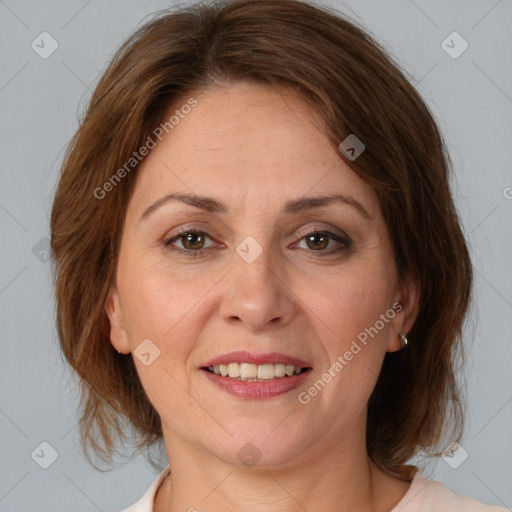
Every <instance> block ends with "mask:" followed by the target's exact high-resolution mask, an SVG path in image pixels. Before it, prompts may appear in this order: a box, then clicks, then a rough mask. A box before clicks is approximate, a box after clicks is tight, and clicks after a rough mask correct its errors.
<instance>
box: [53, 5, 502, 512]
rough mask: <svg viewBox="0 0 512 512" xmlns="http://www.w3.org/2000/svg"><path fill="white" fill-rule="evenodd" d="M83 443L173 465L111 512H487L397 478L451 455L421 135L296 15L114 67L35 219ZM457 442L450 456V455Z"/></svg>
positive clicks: (275, 10) (442, 313)
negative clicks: (48, 250)
mask: <svg viewBox="0 0 512 512" xmlns="http://www.w3.org/2000/svg"><path fill="white" fill-rule="evenodd" d="M51 229H52V254H53V259H54V263H55V275H56V296H57V316H58V329H59V336H60V341H61V346H62V350H63V352H64V354H65V355H66V357H67V360H68V361H69V363H70V364H71V365H72V367H73V368H74V369H75V370H76V372H77V373H78V374H79V375H80V377H81V385H82V405H83V409H82V415H81V423H80V426H81V434H82V439H83V445H84V449H87V447H88V446H90V447H92V448H93V449H94V451H95V452H96V453H97V454H98V455H99V456H100V457H101V458H102V459H103V460H107V461H108V460H111V458H112V456H113V453H114V443H115V440H116V438H123V437H124V438H126V436H125V434H126V432H125V430H124V427H125V425H124V421H125V420H126V421H127V424H128V425H129V426H130V427H131V428H132V431H133V434H134V435H136V436H138V438H139V442H138V445H137V448H138V449H143V448H148V447H151V446H152V445H155V444H156V443H158V442H160V441H163V442H164V446H165V451H166V454H167V458H168V460H169V466H168V467H167V468H165V469H164V470H163V471H161V473H160V475H159V476H158V477H157V479H156V480H155V481H154V482H153V484H152V485H151V487H150V488H149V489H148V490H147V492H146V493H145V494H144V496H143V497H142V498H141V499H140V500H139V501H138V502H137V503H136V504H135V505H133V506H132V507H130V508H127V509H125V510H126V511H140V512H142V511H144V512H148V511H154V512H161V511H173V512H174V511H177V510H189V511H194V510H199V511H219V510H234V509H235V508H236V509H238V510H240V509H241V510H250V511H260V510H265V511H268V510H280V511H291V510H299V509H300V510H308V511H310V512H314V511H320V510H322V511H323V510H347V511H348V510H350V511H353V510H358V511H361V512H365V511H370V510H372V511H379V512H388V511H391V510H393V511H396V512H397V511H399V510H401V511H405V512H412V511H426V510H444V511H455V510H465V511H475V512H476V511H478V512H480V511H482V512H483V511H494V510H496V511H498V510H505V509H500V508H497V507H491V506H488V505H485V504H483V503H480V502H478V501H476V500H474V499H472V498H469V497H460V496H455V495H454V494H453V493H452V492H451V491H449V490H448V489H447V488H446V487H444V486H443V485H441V484H440V483H438V482H428V481H427V480H426V479H425V478H424V476H423V475H422V473H421V470H420V469H419V468H417V467H415V466H412V465H408V464H407V461H408V460H409V459H410V458H411V457H412V456H413V455H415V454H416V453H418V451H419V450H424V451H426V452H428V453H430V454H431V455H432V456H436V455H440V454H441V453H442V451H443V450H444V449H445V448H446V447H447V446H448V445H450V443H451V442H452V441H454V442H457V441H460V439H461V437H462V430H463V405H462V400H461V397H460V390H459V388H458V384H457V382H456V378H455V370H454V364H455V360H456V357H457V356H458V355H459V352H460V349H461V334H462V326H463V322H464V319H465V316H466V312H467V308H468V303H469V300H470V295H471V282H472V268H471V262H470V259H469V256H468V250H467V247H466V242H465V240H464V237H463V234H462V231H461V227H460V225H459V221H458V217H457V213H456V210H455V208H454V204H453V200H452V197H451V193H450V188H449V163H448V157H447V155H446V153H445V149H444V145H443V141H442V138H441V136H440V134H439V131H438V128H437V126H436V124H435V122H434V120H433V118H432V116H431V114H430V112H429V110H428V108H427V106H426V105H425V103H424V102H423V100H422V99H421V98H420V97H419V95H418V93H417V92H416V91H415V90H414V88H413V87H412V86H411V85H410V84H409V82H408V81H407V80H406V78H405V77H404V74H403V73H402V72H401V71H400V70H399V68H398V66H397V65H396V64H395V63H394V62H393V61H392V59H391V58H390V57H389V56H388V55H386V54H385V52H384V51H383V50H382V49H381V48H380V47H379V45H378V44H377V43H376V42H375V41H374V40H373V39H372V38H371V37H370V36H369V35H368V34H366V33H365V32H363V31H362V30H361V29H359V28H357V27H356V26H354V25H353V24H351V23H349V22H348V21H346V20H345V19H343V18H341V17H339V16H338V15H336V14H334V13H332V12H329V11H327V10H324V9H321V8H318V7H315V6H312V5H308V4H306V3H302V2H298V1H295V0H286V1H282V0H258V1H254V0H235V1H231V2H226V3H222V4H210V5H197V6H192V7H187V8H184V9H181V10H177V11H174V12H170V13H162V14H161V15H160V16H158V17H156V18H155V19H154V20H153V21H151V22H149V23H147V24H146V25H145V26H143V27H142V28H141V29H140V30H139V31H138V32H137V33H136V34H135V35H134V36H133V37H132V38H130V39H129V40H128V41H127V42H126V43H125V44H124V45H123V46H122V48H121V49H120V50H119V52H118V53H117V55H116V57H115V58H114V60H113V62H112V63H111V65H110V66H109V68H108V69H107V71H106V72H105V74H104V75H103V77H102V78H101V80H100V82H99V84H98V86H97V88H96V90H95V92H94V95H93V97H92V99H91V102H90V105H89V108H88V111H87V113H86V115H85V118H84V120H83V123H82V125H81V127H80V129H79V130H78V132H77V134H76V135H75V138H74V139H73V141H72V143H71V145H70V148H69V150H68V153H67V155H66V158H65V162H64V164H63V168H62V174H61V177H60V181H59V185H58V189H57V192H56V197H55V201H54V205H53V210H52V218H51ZM455 446H456V445H455Z"/></svg>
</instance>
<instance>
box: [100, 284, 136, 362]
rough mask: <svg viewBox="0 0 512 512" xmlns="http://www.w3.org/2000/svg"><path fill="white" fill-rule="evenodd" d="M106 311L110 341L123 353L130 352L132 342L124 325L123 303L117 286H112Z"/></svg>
mask: <svg viewBox="0 0 512 512" xmlns="http://www.w3.org/2000/svg"><path fill="white" fill-rule="evenodd" d="M105 311H106V312H107V315H108V320H109V322H110V343H112V345H113V346H114V348H115V349H116V350H117V351H118V352H122V353H123V354H128V353H130V343H129V341H128V331H127V330H126V328H125V327H124V322H123V314H122V311H121V303H120V301H119V295H118V292H117V289H116V287H115V286H112V287H111V288H110V291H109V293H108V297H107V301H106V303H105Z"/></svg>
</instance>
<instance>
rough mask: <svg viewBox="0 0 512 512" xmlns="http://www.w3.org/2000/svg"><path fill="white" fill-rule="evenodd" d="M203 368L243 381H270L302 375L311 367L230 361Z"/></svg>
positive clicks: (221, 375) (220, 375)
mask: <svg viewBox="0 0 512 512" xmlns="http://www.w3.org/2000/svg"><path fill="white" fill-rule="evenodd" d="M202 370H205V371H207V372H210V373H213V374H215V375H218V376H219V377H226V378H229V379H232V380H238V381H243V382H269V381H274V380H278V379H289V378H292V377H294V376H296V375H301V374H302V373H305V372H307V371H309V370H311V368H309V367H304V368H300V367H295V366H293V365H290V364H250V363H228V364H220V365H215V366H207V367H203V368H202Z"/></svg>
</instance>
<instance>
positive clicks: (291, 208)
mask: <svg viewBox="0 0 512 512" xmlns="http://www.w3.org/2000/svg"><path fill="white" fill-rule="evenodd" d="M170 201H181V202H182V203H185V204H188V205H190V206H194V207H195V208H199V209H201V210H204V211H207V212H209V213H228V212H229V208H228V206H227V205H226V204H225V203H223V202H222V201H220V200H219V199H215V198H213V197H207V196H200V195H196V194H189V193H187V194H179V193H171V194H167V195H165V196H163V197H161V198H160V199H157V200H156V201H155V202H154V203H152V204H151V205H150V206H148V207H147V208H146V209H145V210H144V212H143V213H142V215H141V217H140V220H143V219H146V218H147V217H149V215H150V214H151V213H153V212H154V211H155V210H157V209H158V208H160V207H161V206H162V205H164V204H165V203H168V202H170ZM340 203H341V204H345V205H349V206H352V207H354V208H355V209H356V210H357V211H358V212H359V213H360V214H361V215H362V216H363V217H364V218H366V219H368V220H373V217H371V216H370V214H369V213H368V212H367V211H366V209H365V208H364V206H363V205H362V204H361V203H360V202H359V201H357V200H356V199H354V198H353V197H350V196H346V195H343V194H335V195H327V196H314V197H300V198H298V199H292V200H290V201H288V202H286V203H285V205H284V207H283V213H285V214H288V215H289V214H296V213H300V212H304V211H307V210H311V209H313V208H320V207H322V206H328V205H331V204H340Z"/></svg>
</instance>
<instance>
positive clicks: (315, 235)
mask: <svg viewBox="0 0 512 512" xmlns="http://www.w3.org/2000/svg"><path fill="white" fill-rule="evenodd" d="M302 240H305V242H306V248H307V249H310V252H317V253H320V254H319V256H321V255H324V254H325V255H328V254H333V253H335V252H339V251H342V250H343V249H348V248H349V247H350V246H351V244H352V242H351V240H350V239H349V238H348V237H347V236H341V235H337V234H336V233H332V232H331V231H316V230H315V231H312V232H311V233H308V234H307V235H306V236H304V237H302V239H301V240H300V242H302ZM331 240H333V241H334V242H335V243H334V246H332V245H331V247H329V244H330V243H331ZM336 244H337V245H338V246H337V247H336Z"/></svg>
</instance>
